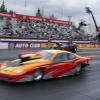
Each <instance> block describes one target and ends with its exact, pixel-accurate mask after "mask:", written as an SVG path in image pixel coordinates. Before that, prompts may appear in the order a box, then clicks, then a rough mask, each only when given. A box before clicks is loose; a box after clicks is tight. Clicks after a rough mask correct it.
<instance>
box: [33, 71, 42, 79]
mask: <svg viewBox="0 0 100 100" xmlns="http://www.w3.org/2000/svg"><path fill="white" fill-rule="evenodd" d="M42 78H43V72H42V70H41V69H36V70H35V71H33V77H32V81H40V80H41V79H42Z"/></svg>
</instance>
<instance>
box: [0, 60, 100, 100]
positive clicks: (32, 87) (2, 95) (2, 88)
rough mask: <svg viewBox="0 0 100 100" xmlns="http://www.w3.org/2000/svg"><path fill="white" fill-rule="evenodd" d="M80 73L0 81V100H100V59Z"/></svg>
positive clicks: (92, 62)
mask: <svg viewBox="0 0 100 100" xmlns="http://www.w3.org/2000/svg"><path fill="white" fill-rule="evenodd" d="M90 63H91V67H92V69H85V70H84V71H83V73H82V74H81V75H76V76H70V77H64V78H58V79H49V80H43V81H40V82H25V83H15V84H11V83H6V82H2V81H0V100H100V60H99V59H98V60H93V61H91V62H90Z"/></svg>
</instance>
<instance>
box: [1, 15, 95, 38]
mask: <svg viewBox="0 0 100 100" xmlns="http://www.w3.org/2000/svg"><path fill="white" fill-rule="evenodd" d="M0 36H6V37H8V36H9V37H25V38H49V37H51V36H52V37H53V38H61V39H78V40H79V39H84V40H85V39H86V40H91V39H93V36H92V35H90V34H86V33H85V32H84V30H80V28H76V27H75V25H72V23H71V22H68V21H60V20H51V19H48V18H37V17H34V16H25V15H19V14H14V15H13V14H9V13H1V14H0Z"/></svg>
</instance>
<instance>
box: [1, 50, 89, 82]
mask: <svg viewBox="0 0 100 100" xmlns="http://www.w3.org/2000/svg"><path fill="white" fill-rule="evenodd" d="M90 60H91V58H90V57H81V56H79V55H77V54H74V53H71V52H68V51H63V50H41V51H38V52H22V53H20V54H19V56H18V59H15V60H12V61H8V62H6V63H3V64H2V65H1V66H0V80H3V81H7V82H25V81H39V80H42V79H51V78H57V77H64V76H70V75H75V74H80V73H81V72H82V69H83V68H85V67H87V66H89V61H90Z"/></svg>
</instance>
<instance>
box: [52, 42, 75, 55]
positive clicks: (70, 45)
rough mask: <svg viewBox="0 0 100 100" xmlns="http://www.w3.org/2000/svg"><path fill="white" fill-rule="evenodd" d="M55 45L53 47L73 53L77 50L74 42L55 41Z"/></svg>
mask: <svg viewBox="0 0 100 100" xmlns="http://www.w3.org/2000/svg"><path fill="white" fill-rule="evenodd" d="M56 45H57V46H56V47H54V49H56V50H65V51H70V52H73V53H76V52H77V45H76V43H70V42H66V43H64V44H62V43H59V42H57V43H56Z"/></svg>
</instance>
